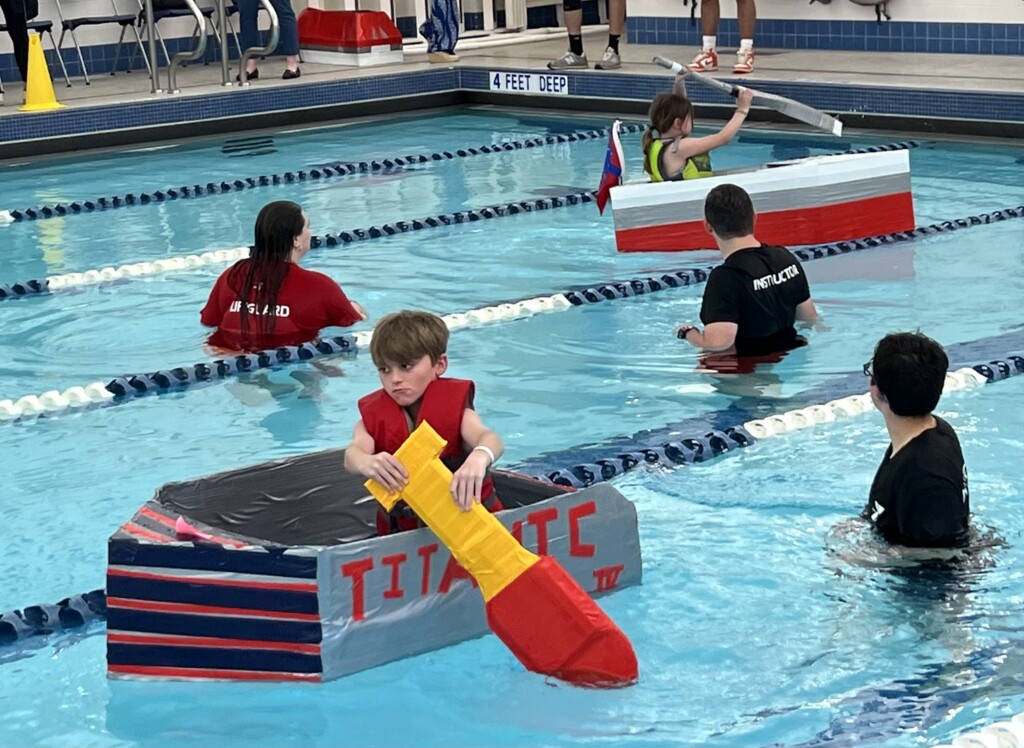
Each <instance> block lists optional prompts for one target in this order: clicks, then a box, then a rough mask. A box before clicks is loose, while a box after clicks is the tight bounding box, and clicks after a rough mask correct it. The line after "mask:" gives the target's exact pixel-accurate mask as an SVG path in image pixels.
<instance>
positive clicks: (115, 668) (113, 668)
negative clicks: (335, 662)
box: [107, 665, 323, 683]
mask: <svg viewBox="0 0 1024 748" xmlns="http://www.w3.org/2000/svg"><path fill="white" fill-rule="evenodd" d="M107 672H108V673H112V674H114V675H128V676H131V675H137V676H142V677H146V676H148V677H151V678H201V679H205V680H255V681H271V680H303V681H309V682H311V683H319V682H320V681H321V679H322V678H323V676H322V675H321V674H320V673H274V672H267V671H265V670H216V669H209V668H202V669H200V668H187V667H159V666H154V665H108V666H107Z"/></svg>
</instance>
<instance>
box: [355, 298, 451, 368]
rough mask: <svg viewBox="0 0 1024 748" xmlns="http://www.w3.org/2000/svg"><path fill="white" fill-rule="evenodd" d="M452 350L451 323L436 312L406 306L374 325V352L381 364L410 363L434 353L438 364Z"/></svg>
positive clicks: (372, 353)
mask: <svg viewBox="0 0 1024 748" xmlns="http://www.w3.org/2000/svg"><path fill="white" fill-rule="evenodd" d="M447 350H448V326H447V325H445V323H444V321H443V320H442V319H441V318H440V317H438V316H437V315H436V314H431V313H430V312H414V311H411V310H409V309H403V310H402V311H400V312H393V313H391V314H388V315H386V316H385V317H383V318H382V319H381V321H380V322H378V323H377V326H376V327H375V328H374V329H373V337H372V338H370V356H371V357H372V358H373V363H374V365H375V366H377V367H382V366H386V365H388V364H398V365H401V364H408V363H411V362H413V361H418V360H419V359H421V358H423V357H424V356H430V362H431V363H432V364H436V363H437V361H438V359H439V358H441V356H442V355H443V354H444V353H445V352H447Z"/></svg>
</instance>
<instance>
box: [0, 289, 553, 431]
mask: <svg viewBox="0 0 1024 748" xmlns="http://www.w3.org/2000/svg"><path fill="white" fill-rule="evenodd" d="M570 307H572V303H571V302H570V301H569V300H568V299H567V298H566V296H565V294H554V295H551V296H538V297H534V298H530V299H523V300H522V301H517V302H511V303H506V304H498V305H494V306H486V307H481V308H479V309H472V310H469V311H467V312H455V313H452V314H447V315H444V316H443V317H442V319H443V320H444V322H445V324H446V325H448V328H449V329H451V330H460V329H463V328H467V327H477V326H480V325H486V324H491V323H495V322H502V321H508V320H511V319H521V318H524V317H529V316H532V315H534V314H540V313H544V312H552V311H560V310H563V309H568V308H570ZM372 335H373V333H372V331H370V330H366V331H362V332H357V333H354V334H348V335H338V336H335V337H326V338H322V339H321V340H320V341H319V342H317V343H304V344H302V345H298V346H282V347H280V348H275V349H272V350H266V351H260V352H258V353H246V354H240V355H238V356H233V357H231V358H224V359H216V360H213V361H203V362H200V363H197V364H193V365H191V366H179V367H174V368H170V369H161V370H159V371H156V372H152V373H147V374H126V375H124V376H120V377H115V378H114V379H112V380H111V381H109V382H91V383H90V384H87V385H84V386H74V387H69V388H67V389H66V390H63V391H61V390H48V391H47V392H44V393H42V394H40V395H26V396H24V397H21V398H18V399H17V400H14V399H8V400H0V422H8V423H12V422H16V421H27V420H32V419H35V418H41V417H49V416H55V415H58V414H62V413H64V412H65V411H70V412H81V411H85V410H92V409H95V408H101V407H106V406H110V405H118V404H120V403H123V402H127V401H129V400H133V399H135V398H137V397H142V396H145V395H154V394H162V393H166V392H180V391H181V390H182V389H185V388H187V387H190V386H194V385H201V384H208V383H212V382H215V381H219V380H224V379H227V378H230V377H233V376H236V375H238V374H240V373H246V372H250V371H257V370H259V369H268V368H273V367H277V366H282V365H287V364H292V363H299V362H302V361H309V360H311V359H314V358H321V357H323V356H336V355H345V354H355V353H356V352H357V351H358V350H359V349H365V348H366V347H367V346H369V344H370V338H371V337H372Z"/></svg>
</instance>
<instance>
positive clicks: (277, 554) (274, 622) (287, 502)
mask: <svg viewBox="0 0 1024 748" xmlns="http://www.w3.org/2000/svg"><path fill="white" fill-rule="evenodd" d="M343 461H344V450H340V449H334V450H327V451H323V452H316V453H312V454H308V455H302V456H298V457H292V458H288V459H284V460H277V461H273V462H268V463H263V464H260V465H255V466H253V467H248V468H242V469H239V470H233V471H228V472H224V473H218V474H214V475H210V476H206V477H203V478H198V479H194V480H189V481H183V482H176V483H169V484H167V485H165V486H163V487H161V488H160V489H159V490H158V491H157V493H156V495H155V496H154V498H153V499H152V500H150V501H148V502H147V503H146V504H145V505H144V506H143V507H142V508H141V509H139V511H138V512H136V513H135V516H133V517H132V519H131V520H129V521H128V522H126V523H124V524H123V525H122V526H121V527H120V528H119V529H118V530H117V531H116V532H115V533H114V534H113V536H111V538H110V540H109V544H108V551H109V559H108V567H107V606H108V617H107V670H108V675H109V676H110V677H112V678H129V679H130V678H135V679H217V680H251V681H275V680H294V681H314V682H317V681H323V680H329V679H332V678H337V677H340V676H344V675H349V674H352V673H356V672H359V671H361V670H365V669H367V668H372V667H376V666H378V665H382V664H384V663H387V662H391V661H394V660H398V659H401V658H404V657H409V656H412V655H416V654H420V653H423V652H428V651H431V650H435V649H438V648H440V647H444V646H447V645H450V644H455V643H457V642H460V641H464V640H466V639H470V638H473V637H477V636H481V635H483V634H485V633H487V631H488V627H487V620H486V616H485V612H484V603H483V598H482V596H481V594H480V591H479V590H478V589H476V587H475V583H474V582H473V580H472V579H471V578H470V576H469V574H468V573H467V572H466V571H465V570H463V569H462V568H461V567H460V566H459V565H458V564H457V563H456V562H455V561H454V560H453V559H452V557H451V555H450V554H449V552H448V551H447V549H445V547H444V545H443V544H441V543H440V542H439V541H438V539H437V537H436V536H435V535H434V534H433V532H431V531H430V530H429V529H422V530H415V531H412V532H405V533H400V534H397V535H389V536H386V537H377V536H376V534H375V530H374V516H375V512H376V507H377V504H376V502H375V501H374V500H373V499H372V497H370V496H369V494H368V492H367V491H366V489H365V488H364V487H363V485H362V483H363V479H362V478H361V477H359V476H353V475H349V474H348V473H346V472H345V471H344V469H343V467H342V465H343ZM493 477H494V482H495V488H496V490H497V492H498V495H499V496H500V497H501V500H502V502H503V503H504V505H505V506H506V510H505V511H503V512H501V513H500V514H498V515H497V516H498V517H499V518H500V519H501V521H502V523H503V524H504V525H505V526H506V527H508V528H509V529H510V530H511V532H512V533H513V535H515V536H516V538H517V539H519V540H520V542H523V543H524V545H525V546H526V547H528V548H530V549H531V550H533V551H535V552H537V553H539V554H541V555H552V556H554V557H555V558H556V559H557V560H558V561H559V563H561V565H562V566H563V567H564V568H565V569H566V571H568V572H569V574H570V575H571V576H572V577H573V578H575V579H576V581H577V582H578V583H579V584H580V585H581V586H582V587H583V588H584V589H585V590H586V591H587V592H589V593H590V594H592V595H598V594H603V593H607V592H612V591H614V590H617V589H620V588H622V587H627V586H630V585H634V584H639V583H640V581H641V573H642V570H641V557H640V540H639V535H638V531H637V517H636V509H635V507H634V506H633V504H632V503H631V502H630V501H628V500H627V499H626V498H625V497H624V496H622V494H620V493H619V492H618V491H616V490H615V489H614V488H613V487H612V486H610V485H608V484H605V483H602V484H598V485H595V486H591V487H589V488H586V489H584V490H580V491H573V490H571V489H567V488H565V487H562V486H556V485H553V484H549V483H544V482H541V481H538V480H535V479H533V478H528V477H526V476H522V475H518V474H515V473H509V472H505V471H500V470H499V471H494V473H493Z"/></svg>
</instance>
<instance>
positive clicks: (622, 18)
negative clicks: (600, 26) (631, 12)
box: [608, 0, 626, 36]
mask: <svg viewBox="0 0 1024 748" xmlns="http://www.w3.org/2000/svg"><path fill="white" fill-rule="evenodd" d="M608 33H609V34H611V35H612V36H622V35H623V34H624V33H626V0H608Z"/></svg>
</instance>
